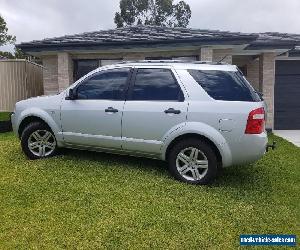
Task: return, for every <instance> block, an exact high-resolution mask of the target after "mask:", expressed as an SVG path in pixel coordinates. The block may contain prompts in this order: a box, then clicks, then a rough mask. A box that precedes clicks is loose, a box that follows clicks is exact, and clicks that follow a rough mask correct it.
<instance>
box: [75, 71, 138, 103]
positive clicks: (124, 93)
mask: <svg viewBox="0 0 300 250" xmlns="http://www.w3.org/2000/svg"><path fill="white" fill-rule="evenodd" d="M122 69H128V77H127V79H126V82H125V86H124V90H123V93H122V94H121V97H120V98H119V99H80V98H77V99H76V100H84V101H89V100H98V101H105V100H107V101H125V100H126V96H127V93H128V89H129V86H130V82H131V80H132V76H133V71H134V68H132V67H130V66H129V67H117V68H109V69H104V70H100V71H97V72H94V73H93V74H91V75H89V76H87V77H85V78H83V79H82V80H81V81H80V82H79V83H78V84H76V86H75V87H74V88H73V89H74V91H75V93H76V94H78V88H79V86H80V85H82V84H84V83H85V82H86V81H88V80H89V79H91V78H92V77H94V76H95V75H97V74H103V73H106V72H108V71H114V70H122Z"/></svg>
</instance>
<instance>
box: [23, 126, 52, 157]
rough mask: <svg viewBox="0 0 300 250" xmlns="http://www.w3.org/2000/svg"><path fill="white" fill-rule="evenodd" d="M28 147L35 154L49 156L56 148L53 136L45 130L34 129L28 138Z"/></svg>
mask: <svg viewBox="0 0 300 250" xmlns="http://www.w3.org/2000/svg"><path fill="white" fill-rule="evenodd" d="M28 148H29V150H30V152H31V153H32V154H34V155H35V156H38V157H46V156H49V155H50V154H51V153H53V151H54V150H55V148H56V140H55V137H54V135H53V134H52V133H51V132H49V131H47V130H36V131H34V132H33V133H32V134H31V135H30V136H29V138H28Z"/></svg>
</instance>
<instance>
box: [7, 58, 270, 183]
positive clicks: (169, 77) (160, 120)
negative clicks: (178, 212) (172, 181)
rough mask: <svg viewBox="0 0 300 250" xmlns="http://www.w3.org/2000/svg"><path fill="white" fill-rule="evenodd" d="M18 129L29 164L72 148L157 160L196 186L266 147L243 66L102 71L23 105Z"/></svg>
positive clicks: (16, 118) (129, 66) (135, 66)
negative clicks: (53, 93) (223, 168)
mask: <svg viewBox="0 0 300 250" xmlns="http://www.w3.org/2000/svg"><path fill="white" fill-rule="evenodd" d="M12 123H13V128H14V132H15V133H16V134H17V135H18V136H19V138H20V139H21V145H22V149H23V151H24V153H25V154H26V155H27V157H28V158H30V159H38V158H44V157H50V156H53V155H55V154H56V153H57V150H58V148H61V147H68V148H77V149H88V150H95V151H105V152H110V153H120V154H128V155H133V156H144V157H149V158H156V159H161V160H165V161H167V162H168V166H169V170H170V173H171V174H172V175H173V176H174V177H175V178H176V179H178V180H181V181H184V182H187V183H192V184H207V183H209V182H210V181H212V180H213V179H214V178H215V176H216V174H217V172H218V170H219V168H220V167H228V166H231V165H233V164H234V165H236V164H245V163H250V162H254V161H256V160H258V159H260V158H261V157H262V156H263V155H264V153H265V150H266V144H267V134H266V131H265V109H264V102H263V101H262V99H261V97H260V96H259V95H258V94H257V92H255V90H254V89H253V88H252V87H251V85H250V84H249V83H248V81H247V80H246V79H245V77H244V76H243V75H242V73H241V72H240V71H239V70H238V68H237V67H236V66H233V65H223V64H213V63H204V62H188V63H187V62H179V61H139V62H126V63H120V64H117V65H110V66H105V67H101V68H98V69H96V70H94V71H92V72H90V73H89V74H87V75H86V76H84V77H82V78H81V79H79V80H78V81H76V82H75V83H74V84H73V85H71V86H70V87H69V88H68V89H66V90H65V91H63V92H62V93H60V94H58V95H55V96H44V97H37V98H32V99H28V100H24V101H20V102H18V103H17V104H16V107H15V111H14V113H13V115H12Z"/></svg>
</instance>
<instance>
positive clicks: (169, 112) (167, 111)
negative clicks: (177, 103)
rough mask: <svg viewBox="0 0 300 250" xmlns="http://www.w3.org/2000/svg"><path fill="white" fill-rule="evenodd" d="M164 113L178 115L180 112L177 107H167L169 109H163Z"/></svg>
mask: <svg viewBox="0 0 300 250" xmlns="http://www.w3.org/2000/svg"><path fill="white" fill-rule="evenodd" d="M165 113H166V114H176V115H178V114H180V113H181V111H180V110H178V109H173V108H169V109H167V110H165Z"/></svg>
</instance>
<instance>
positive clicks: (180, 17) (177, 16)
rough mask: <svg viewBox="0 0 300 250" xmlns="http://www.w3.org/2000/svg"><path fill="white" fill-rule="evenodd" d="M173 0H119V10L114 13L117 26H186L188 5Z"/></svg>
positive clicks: (189, 14) (187, 22)
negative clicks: (175, 2)
mask: <svg viewBox="0 0 300 250" xmlns="http://www.w3.org/2000/svg"><path fill="white" fill-rule="evenodd" d="M173 2H174V1H173V0H120V12H116V13H115V19H114V21H115V24H116V25H117V27H118V28H120V27H124V26H130V25H137V24H144V25H157V26H168V27H187V25H188V24H189V21H190V18H191V13H192V12H191V9H190V6H189V5H188V4H187V3H186V2H184V1H183V0H182V1H179V2H178V3H177V4H174V3H173Z"/></svg>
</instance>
